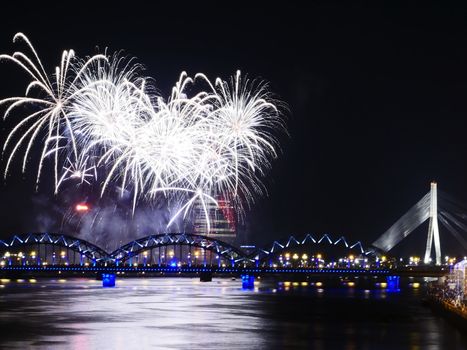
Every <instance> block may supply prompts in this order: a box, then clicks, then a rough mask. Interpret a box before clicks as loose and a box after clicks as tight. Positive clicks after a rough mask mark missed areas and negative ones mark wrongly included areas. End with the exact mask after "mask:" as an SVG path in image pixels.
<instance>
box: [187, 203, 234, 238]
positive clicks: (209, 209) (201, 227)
mask: <svg viewBox="0 0 467 350" xmlns="http://www.w3.org/2000/svg"><path fill="white" fill-rule="evenodd" d="M215 197H216V200H217V203H218V205H217V206H216V204H215V203H213V202H206V201H205V202H204V205H205V208H203V203H202V202H201V200H198V201H196V203H195V204H194V207H193V215H194V218H193V226H194V232H195V233H196V234H200V235H206V236H209V237H213V238H220V239H223V240H225V239H226V238H228V239H229V238H230V239H231V240H233V239H235V238H236V235H237V229H236V228H237V227H236V218H235V209H234V207H233V205H232V204H231V202H230V201H229V200H227V199H225V198H224V197H222V196H215ZM205 209H206V210H205ZM206 213H207V217H206ZM208 222H209V225H208Z"/></svg>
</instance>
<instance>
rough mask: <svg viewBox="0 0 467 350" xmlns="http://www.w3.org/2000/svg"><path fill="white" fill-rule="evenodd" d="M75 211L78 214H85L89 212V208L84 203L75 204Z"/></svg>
mask: <svg viewBox="0 0 467 350" xmlns="http://www.w3.org/2000/svg"><path fill="white" fill-rule="evenodd" d="M75 209H76V211H78V212H85V211H88V210H89V206H88V205H87V204H86V203H79V204H76V207H75Z"/></svg>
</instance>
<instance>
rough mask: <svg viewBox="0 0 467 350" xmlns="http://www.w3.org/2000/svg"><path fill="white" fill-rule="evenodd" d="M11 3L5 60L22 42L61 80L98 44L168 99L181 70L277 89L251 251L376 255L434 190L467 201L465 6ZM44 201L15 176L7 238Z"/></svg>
mask: <svg viewBox="0 0 467 350" xmlns="http://www.w3.org/2000/svg"><path fill="white" fill-rule="evenodd" d="M11 3H14V4H15V6H16V7H15V8H14V9H13V8H12V10H11V11H2V13H1V15H0V51H1V52H2V53H11V52H12V51H13V50H14V45H13V44H12V43H11V38H12V36H13V35H14V34H15V33H16V32H17V31H22V32H24V33H26V34H27V35H28V36H29V38H30V39H31V40H32V41H33V43H34V44H35V46H36V48H37V49H38V51H39V52H40V54H41V56H42V57H43V61H44V62H45V63H46V65H48V66H49V67H50V68H52V67H53V65H54V64H56V62H57V61H58V58H59V55H60V53H61V51H62V50H63V49H67V48H73V49H75V51H76V52H77V53H78V55H87V54H91V53H94V52H95V47H96V46H99V47H100V48H104V47H109V49H110V50H111V51H113V50H119V49H124V50H125V52H126V53H128V54H131V55H134V56H136V57H137V58H138V60H139V61H140V62H142V63H144V64H145V65H146V67H147V73H148V75H150V76H152V77H154V78H155V79H156V83H157V86H158V87H159V89H161V90H162V91H163V92H165V93H167V92H169V89H170V87H171V86H172V84H173V83H174V82H175V81H176V79H177V78H178V75H179V74H180V72H181V71H182V70H187V71H188V72H189V73H190V74H195V73H196V72H204V73H206V74H207V75H208V76H210V77H216V76H221V77H224V78H227V77H228V76H229V75H231V74H233V73H234V72H235V70H236V69H241V70H242V71H243V72H245V73H248V74H249V75H250V76H257V77H261V78H263V79H266V80H267V81H269V82H270V83H271V88H272V90H273V91H274V92H275V93H276V94H277V95H278V96H279V97H280V98H281V99H282V100H283V101H284V102H286V103H287V104H288V106H289V108H290V111H291V112H290V114H289V115H288V129H289V133H290V138H283V142H282V145H283V147H282V148H283V149H282V155H281V158H280V159H279V160H278V161H277V162H276V163H275V164H274V168H273V171H272V172H271V173H270V174H269V176H268V179H267V180H266V182H267V187H268V189H269V196H267V197H264V198H260V199H258V201H257V204H256V206H255V207H254V208H253V209H252V210H251V212H250V213H249V214H248V216H247V230H248V235H249V236H248V237H249V240H250V241H259V242H266V241H268V240H271V239H273V238H280V237H284V236H287V235H288V234H290V233H296V234H303V233H307V232H315V233H322V232H329V233H331V234H332V235H341V234H344V235H345V236H347V237H349V238H350V240H362V241H364V242H365V243H371V242H372V241H373V240H374V239H376V238H377V237H378V236H379V235H380V234H381V233H383V232H384V231H385V230H386V229H387V228H388V226H390V225H391V224H392V223H393V222H394V221H395V220H396V219H397V218H399V217H400V216H401V215H402V214H403V213H404V212H405V211H407V209H409V208H410V207H411V206H412V205H413V204H415V202H416V201H418V200H419V199H420V198H421V197H422V196H423V195H424V194H425V193H426V192H427V191H428V190H429V183H430V181H431V180H432V179H435V180H437V181H438V183H439V188H440V189H442V190H443V191H445V192H447V193H450V194H451V195H453V196H454V197H456V198H457V199H459V200H460V201H463V202H467V165H466V164H467V138H466V137H465V134H466V132H467V118H466V117H467V100H466V97H467V20H466V18H467V13H466V12H467V11H466V10H467V9H466V8H457V7H448V6H447V5H448V4H447V2H439V3H438V4H436V5H431V4H429V3H428V2H420V3H419V4H417V6H415V5H414V6H404V7H395V5H394V3H393V2H388V4H391V6H389V5H388V6H383V5H375V4H374V2H369V3H371V4H372V5H371V6H369V5H368V4H365V3H354V5H346V6H343V5H340V4H338V3H334V2H332V1H321V2H312V3H311V5H309V6H308V7H307V8H305V7H304V5H303V4H304V2H303V1H300V2H296V3H297V4H295V5H294V4H293V3H292V2H290V1H286V2H281V3H280V4H277V5H276V4H273V2H269V3H266V4H263V5H261V6H260V5H252V3H253V2H251V3H250V4H248V5H245V4H241V3H239V2H228V3H227V2H216V3H214V4H213V3H209V4H205V5H203V3H202V2H190V3H191V4H190V5H186V4H184V3H183V2H171V3H173V5H167V4H166V5H163V6H161V5H156V3H157V2H148V4H140V3H138V2H136V1H125V2H121V3H119V2H112V3H111V4H105V3H104V2H100V1H94V2H92V3H84V2H72V3H70V4H72V5H66V4H65V2H63V3H62V4H61V5H59V6H58V5H48V4H46V3H45V2H41V4H40V5H34V6H31V5H26V4H24V5H21V4H20V3H19V2H16V1H15V2H11ZM166 3H168V2H166ZM443 5H446V7H443ZM2 6H3V5H2ZM23 76H24V75H22V73H21V72H20V71H19V70H16V69H14V68H12V66H11V65H9V64H2V65H1V66H0V96H1V97H7V96H14V95H16V94H20V93H22V92H23V89H24V86H25V85H24V84H25V80H24V79H23ZM2 128H3V131H2V142H3V140H4V135H5V126H4V125H3V126H2ZM41 191H42V192H43V193H46V194H48V195H50V196H51V194H52V192H53V189H52V188H51V187H49V188H45V189H44V188H43V189H42V190H41ZM33 192H34V186H33V185H32V184H31V183H30V181H27V180H26V181H23V180H21V178H20V176H19V175H18V173H16V175H14V176H12V177H10V178H9V179H8V180H7V181H6V182H4V183H3V184H2V185H1V187H0V194H1V196H2V200H1V204H0V205H1V212H2V217H3V218H2V220H1V221H0V235H1V236H2V237H6V236H9V235H11V234H12V233H17V232H22V231H24V230H26V229H28V230H34V229H35V228H34V227H31V223H30V220H28V218H29V217H30V216H31V215H34V214H33V213H32V211H31V207H32V206H31V196H32V193H33ZM422 231H423V230H422ZM419 235H420V237H422V238H421V239H422V240H423V238H424V233H423V232H422V233H419Z"/></svg>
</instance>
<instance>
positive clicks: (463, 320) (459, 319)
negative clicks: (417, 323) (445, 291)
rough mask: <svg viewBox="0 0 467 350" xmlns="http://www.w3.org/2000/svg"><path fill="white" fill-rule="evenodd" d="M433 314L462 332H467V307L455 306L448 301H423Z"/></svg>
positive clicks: (435, 299) (430, 299)
mask: <svg viewBox="0 0 467 350" xmlns="http://www.w3.org/2000/svg"><path fill="white" fill-rule="evenodd" d="M425 303H426V304H427V306H429V307H430V308H431V309H432V310H433V312H434V313H435V314H437V315H439V316H442V317H443V318H445V319H446V320H447V321H448V322H450V323H451V324H453V325H455V326H456V327H457V328H459V329H461V330H462V331H465V332H467V307H466V306H465V305H462V306H457V305H454V304H453V303H452V302H450V301H446V300H441V299H437V298H434V297H429V298H427V299H426V300H425Z"/></svg>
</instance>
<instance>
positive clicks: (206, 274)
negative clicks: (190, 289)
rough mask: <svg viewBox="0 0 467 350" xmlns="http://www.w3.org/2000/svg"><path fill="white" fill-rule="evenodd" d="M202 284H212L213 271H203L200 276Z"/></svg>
mask: <svg viewBox="0 0 467 350" xmlns="http://www.w3.org/2000/svg"><path fill="white" fill-rule="evenodd" d="M199 280H200V282H212V271H202V272H200V274H199Z"/></svg>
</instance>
